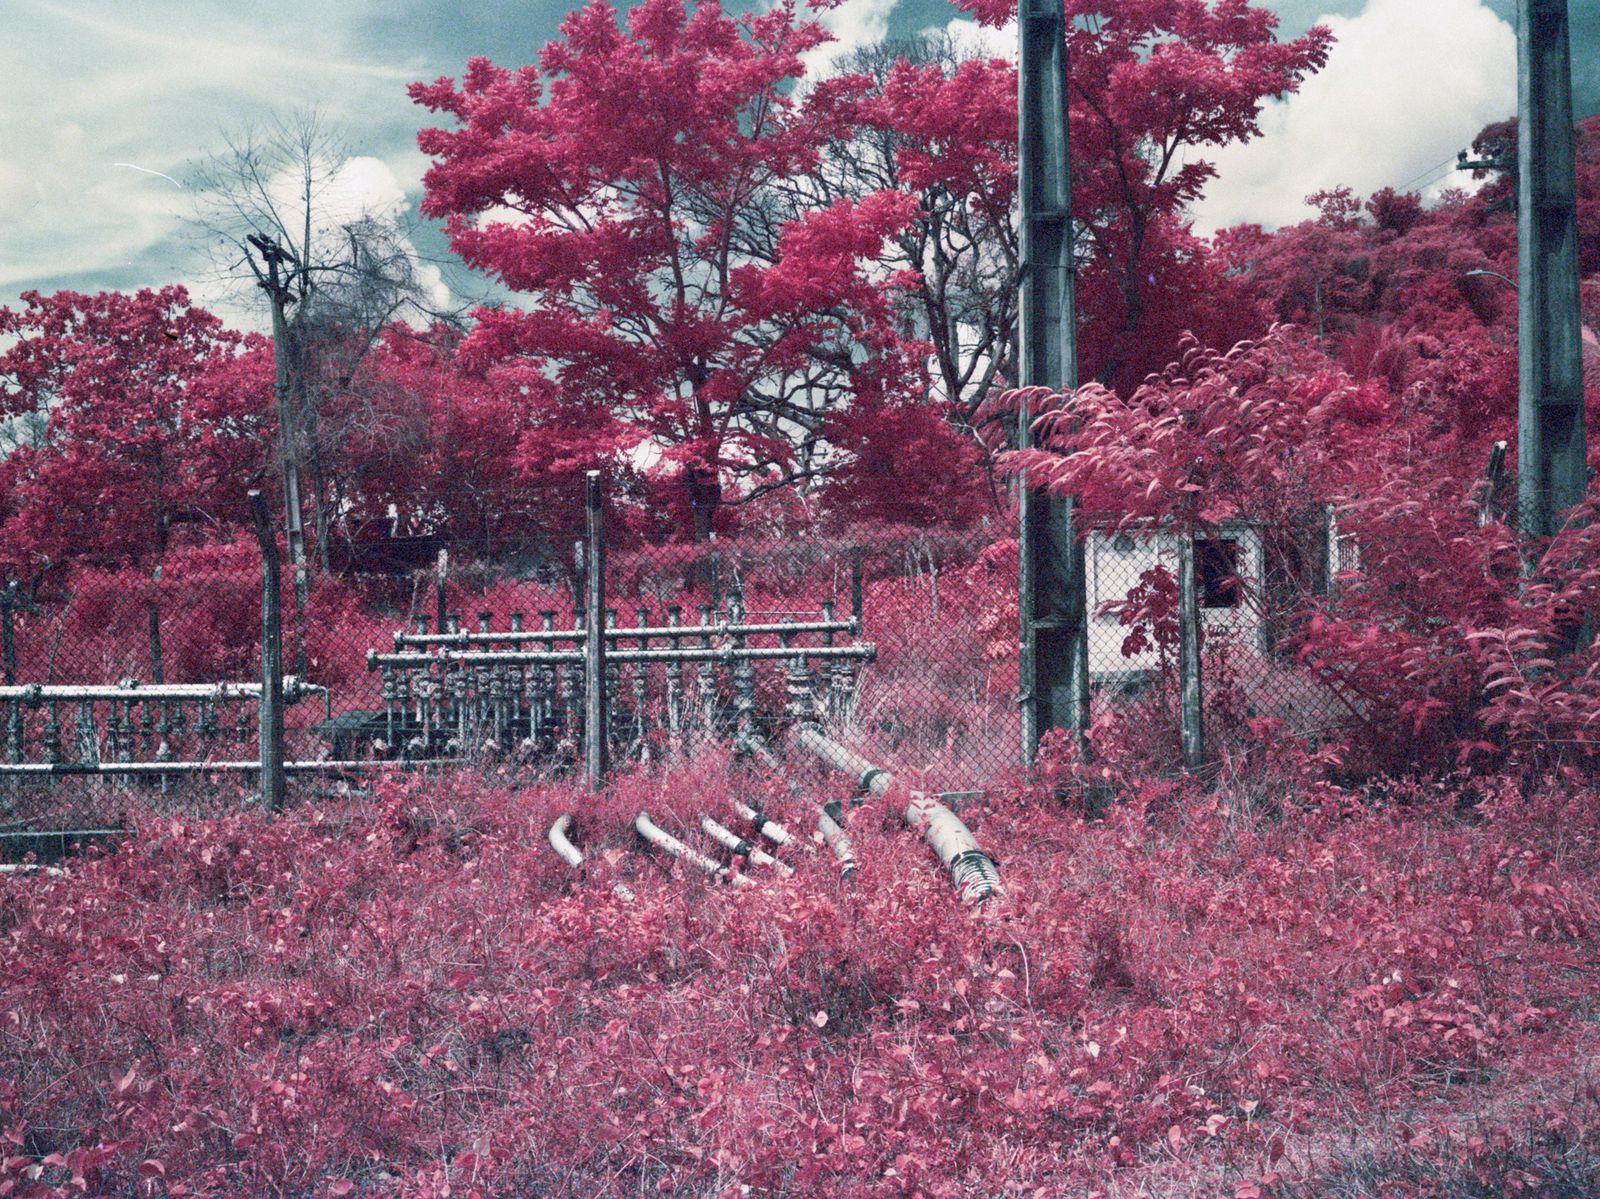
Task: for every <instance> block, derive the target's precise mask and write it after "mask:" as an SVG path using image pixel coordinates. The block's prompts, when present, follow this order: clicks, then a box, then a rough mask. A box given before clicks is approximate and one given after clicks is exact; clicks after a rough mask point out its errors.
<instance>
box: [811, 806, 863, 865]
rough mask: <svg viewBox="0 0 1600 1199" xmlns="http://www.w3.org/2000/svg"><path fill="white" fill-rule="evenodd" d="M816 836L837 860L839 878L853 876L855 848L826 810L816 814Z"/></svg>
mask: <svg viewBox="0 0 1600 1199" xmlns="http://www.w3.org/2000/svg"><path fill="white" fill-rule="evenodd" d="M817 836H819V837H821V838H822V840H823V843H824V844H825V845H827V847H828V848H829V849H831V850H833V856H834V857H836V858H838V859H839V877H840V878H845V879H847V878H849V877H850V876H851V875H853V874H854V873H855V872H856V850H855V846H854V845H852V844H850V837H849V835H848V834H847V833H846V832H845V831H844V828H843V827H842V826H841V825H840V824H839V822H838V821H837V820H835V819H834V818H833V816H832V814H831V813H829V811H828V809H827V808H823V809H822V810H821V811H819V812H818V813H817Z"/></svg>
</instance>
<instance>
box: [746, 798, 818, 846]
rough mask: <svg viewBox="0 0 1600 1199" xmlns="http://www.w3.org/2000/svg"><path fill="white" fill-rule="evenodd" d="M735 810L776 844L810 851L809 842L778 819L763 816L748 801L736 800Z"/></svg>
mask: <svg viewBox="0 0 1600 1199" xmlns="http://www.w3.org/2000/svg"><path fill="white" fill-rule="evenodd" d="M733 810H734V811H735V812H737V813H739V815H740V816H743V817H744V818H745V819H746V820H748V821H749V822H750V823H751V824H753V825H755V826H756V829H757V831H758V832H760V834H761V835H762V836H763V837H765V838H766V839H767V840H768V841H771V842H772V843H773V844H774V845H777V846H780V847H782V848H785V849H786V848H788V847H790V846H798V847H799V848H800V849H804V850H807V851H810V850H811V848H812V847H811V846H810V845H809V844H808V843H806V842H805V841H802V840H800V839H799V838H798V837H796V836H795V835H794V834H793V833H791V832H790V831H789V830H788V829H786V828H784V826H783V825H781V824H779V823H778V822H777V821H776V820H769V819H767V817H765V816H763V815H762V814H761V813H760V812H758V811H756V810H755V809H754V808H752V807H751V806H750V805H749V804H747V803H743V802H741V801H739V800H734V801H733Z"/></svg>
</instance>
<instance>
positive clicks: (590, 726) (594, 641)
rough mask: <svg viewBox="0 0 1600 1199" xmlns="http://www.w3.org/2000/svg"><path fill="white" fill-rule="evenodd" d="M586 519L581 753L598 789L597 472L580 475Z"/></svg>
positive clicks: (600, 516)
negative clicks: (582, 482)
mask: <svg viewBox="0 0 1600 1199" xmlns="http://www.w3.org/2000/svg"><path fill="white" fill-rule="evenodd" d="M584 507H585V509H586V513H585V514H586V516H587V523H588V529H587V532H588V544H587V551H588V552H587V555H586V559H585V562H584V589H583V599H584V618H583V623H584V628H585V631H586V636H585V638H584V643H583V645H584V655H583V663H584V680H583V684H584V690H583V739H584V746H583V753H584V767H585V772H586V774H587V777H588V781H589V789H590V790H591V791H598V790H599V789H600V788H601V786H602V785H603V784H604V782H605V775H606V749H607V746H606V732H607V724H608V721H607V720H606V540H605V533H606V530H605V518H604V512H603V510H602V508H601V494H600V472H599V471H597V470H592V471H590V472H589V473H588V475H587V476H586V477H585V479H584Z"/></svg>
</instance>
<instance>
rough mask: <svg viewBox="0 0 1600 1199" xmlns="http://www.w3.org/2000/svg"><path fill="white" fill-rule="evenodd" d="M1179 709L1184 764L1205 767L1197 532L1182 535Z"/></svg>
mask: <svg viewBox="0 0 1600 1199" xmlns="http://www.w3.org/2000/svg"><path fill="white" fill-rule="evenodd" d="M1178 706H1179V710H1180V714H1179V719H1180V722H1181V724H1182V730H1183V764H1184V766H1185V767H1187V768H1188V769H1190V770H1198V769H1199V768H1200V767H1201V766H1203V765H1204V764H1205V757H1206V736H1205V713H1204V711H1203V692H1202V690H1201V686H1200V597H1199V596H1198V595H1197V594H1196V586H1195V562H1194V533H1193V532H1192V531H1183V532H1180V533H1179V534H1178Z"/></svg>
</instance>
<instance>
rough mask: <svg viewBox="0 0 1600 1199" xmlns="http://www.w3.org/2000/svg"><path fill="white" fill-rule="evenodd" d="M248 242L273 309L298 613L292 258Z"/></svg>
mask: <svg viewBox="0 0 1600 1199" xmlns="http://www.w3.org/2000/svg"><path fill="white" fill-rule="evenodd" d="M246 240H247V241H248V242H249V243H250V244H251V245H252V246H254V247H255V249H256V252H257V253H259V254H260V255H261V262H262V267H263V268H264V270H265V275H264V276H263V274H262V271H260V270H258V271H257V272H256V278H257V279H258V280H259V281H260V285H261V290H262V291H264V292H266V293H267V298H268V300H270V301H271V304H272V365H273V381H272V392H273V396H274V397H275V398H276V400H277V407H278V452H279V455H280V456H281V457H282V458H283V507H284V533H285V536H286V539H287V541H288V543H289V564H290V565H291V566H292V567H293V568H294V596H295V605H296V611H304V609H305V605H306V537H305V529H304V527H303V525H302V523H301V520H302V516H301V510H300V438H299V430H300V420H299V414H298V413H297V412H296V411H295V403H294V385H293V381H292V379H291V377H290V369H291V368H290V362H289V320H288V317H287V315H286V310H287V309H288V306H289V305H290V304H291V303H292V302H293V301H294V291H293V280H294V276H295V273H296V272H295V270H294V269H292V268H293V265H294V259H293V257H292V256H291V255H290V254H289V252H288V251H287V250H285V249H283V247H282V246H280V245H278V244H277V243H276V242H274V241H272V240H271V239H270V238H266V237H262V236H261V235H260V234H256V233H252V234H251V235H250V236H249V237H248V238H246Z"/></svg>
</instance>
